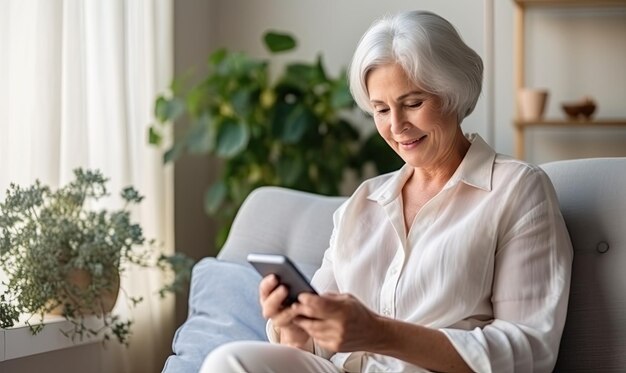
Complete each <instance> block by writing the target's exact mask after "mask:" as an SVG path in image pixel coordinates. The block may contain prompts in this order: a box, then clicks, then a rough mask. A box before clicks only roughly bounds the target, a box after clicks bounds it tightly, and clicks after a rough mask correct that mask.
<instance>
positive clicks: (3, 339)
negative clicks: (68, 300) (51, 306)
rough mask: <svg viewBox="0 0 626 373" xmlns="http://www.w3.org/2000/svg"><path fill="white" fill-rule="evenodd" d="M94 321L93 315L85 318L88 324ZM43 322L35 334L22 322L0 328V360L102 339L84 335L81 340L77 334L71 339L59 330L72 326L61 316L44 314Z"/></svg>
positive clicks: (35, 319)
mask: <svg viewBox="0 0 626 373" xmlns="http://www.w3.org/2000/svg"><path fill="white" fill-rule="evenodd" d="M35 321H37V318H36V317H35V318H34V320H33V322H35ZM96 321H98V320H97V319H96V317H95V316H92V319H87V320H86V322H87V323H88V324H91V323H92V322H93V323H94V326H95V324H96ZM43 323H44V324H45V327H44V328H43V330H41V331H40V332H39V333H37V335H33V334H32V333H31V331H30V328H29V327H28V325H26V324H24V323H20V324H19V325H16V326H13V327H11V328H8V329H0V361H6V360H11V359H17V358H21V357H26V356H31V355H35V354H41V353H44V352H50V351H55V350H60V349H62V348H68V347H74V346H80V345H84V344H88V343H94V342H100V341H101V340H102V338H101V337H98V338H94V337H91V338H87V337H85V338H83V340H82V341H81V340H80V337H79V336H77V337H76V338H75V340H74V341H72V340H71V339H70V338H68V337H66V336H64V335H63V333H61V330H69V329H71V328H72V324H71V323H70V322H69V321H67V320H65V319H64V318H63V317H61V316H46V317H45V318H44V321H43Z"/></svg>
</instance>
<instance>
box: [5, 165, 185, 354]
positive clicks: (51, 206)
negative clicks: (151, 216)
mask: <svg viewBox="0 0 626 373" xmlns="http://www.w3.org/2000/svg"><path fill="white" fill-rule="evenodd" d="M74 176H75V179H74V180H73V181H72V182H70V183H69V184H67V185H66V186H63V187H61V188H59V189H57V190H52V189H51V188H50V187H48V186H45V185H42V184H41V183H40V182H39V181H36V182H35V183H34V184H33V185H31V186H29V187H26V188H23V187H20V186H18V185H15V184H11V185H10V187H9V189H8V190H7V192H6V196H5V200H4V202H3V203H1V204H0V268H1V269H2V271H4V274H5V277H6V280H5V281H3V282H2V285H1V286H0V326H1V327H3V328H7V327H11V326H13V325H15V324H16V323H17V322H18V321H19V320H20V316H21V315H28V316H27V317H28V318H27V319H26V324H28V325H29V326H30V328H31V331H32V332H33V333H34V334H36V333H37V332H38V331H40V330H41V329H42V328H43V327H44V324H43V323H42V322H41V321H43V317H44V315H45V314H48V313H55V312H56V313H60V314H61V315H62V316H64V317H65V318H66V319H67V320H68V321H70V322H71V323H72V325H73V328H72V329H71V330H67V331H64V334H66V335H67V336H68V337H70V338H72V339H74V338H76V337H79V338H83V337H94V336H102V337H103V340H104V341H107V340H109V339H111V338H113V337H115V338H116V339H117V341H119V342H120V343H123V344H128V338H129V336H130V334H131V325H132V321H131V320H124V319H122V318H120V317H119V316H118V315H115V314H112V313H111V312H110V311H111V309H112V308H113V305H114V304H115V300H116V298H117V294H118V290H119V282H120V275H122V274H123V272H124V271H125V270H127V268H128V266H129V265H136V266H140V267H157V268H159V269H161V270H163V271H166V272H168V274H169V276H170V278H171V277H173V279H172V282H171V283H169V284H168V285H167V286H166V287H165V288H164V289H161V291H160V294H161V295H162V296H163V295H165V293H166V292H167V291H175V290H178V289H182V288H183V287H184V286H185V283H186V282H187V281H188V280H189V276H190V269H191V266H192V264H193V263H192V261H191V260H190V259H189V258H187V257H184V256H182V255H181V254H175V255H173V256H165V255H158V256H157V255H154V254H153V253H152V251H151V250H149V249H148V248H151V247H154V246H155V243H154V241H146V239H145V237H144V235H143V231H142V228H141V226H140V225H139V224H136V223H133V222H132V221H131V216H130V207H131V206H132V205H134V204H139V203H140V202H141V201H142V199H143V197H142V196H141V195H140V194H139V193H138V192H137V190H135V189H134V188H133V187H127V188H125V189H124V190H122V192H121V197H122V198H123V200H124V201H125V204H124V207H123V208H121V209H119V210H114V211H107V210H104V209H103V210H99V211H96V210H92V209H90V208H89V206H90V204H91V203H93V202H96V201H98V200H100V199H101V198H103V197H105V196H107V195H108V192H107V189H106V183H107V181H108V179H106V178H105V177H104V176H103V175H102V173H101V172H99V171H97V170H96V171H90V170H83V169H76V170H75V171H74ZM172 270H175V271H174V272H175V273H172ZM122 294H124V296H126V297H128V299H129V300H130V302H129V304H130V305H131V306H134V305H136V304H138V303H139V302H141V301H142V300H143V298H142V297H132V296H130V295H127V294H126V293H125V292H122ZM37 315H38V316H39V317H38V318H37V317H36V316H37ZM91 315H95V316H96V318H97V320H99V321H98V323H97V326H95V327H93V326H92V323H90V322H87V317H88V316H91ZM33 317H35V319H36V321H38V322H34V323H33V322H31V321H32V319H33Z"/></svg>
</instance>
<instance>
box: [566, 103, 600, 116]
mask: <svg viewBox="0 0 626 373" xmlns="http://www.w3.org/2000/svg"><path fill="white" fill-rule="evenodd" d="M561 107H562V108H563V111H564V112H565V115H567V117H568V118H569V119H577V118H578V117H579V116H582V117H584V118H585V119H589V118H591V115H593V113H594V112H595V111H596V104H595V103H593V102H570V103H567V102H566V103H563V104H561Z"/></svg>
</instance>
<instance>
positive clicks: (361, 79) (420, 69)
mask: <svg viewBox="0 0 626 373" xmlns="http://www.w3.org/2000/svg"><path fill="white" fill-rule="evenodd" d="M391 63H397V64H399V65H400V66H401V67H402V68H403V70H404V71H405V73H406V74H407V76H408V77H409V79H411V80H412V81H413V83H415V84H417V86H418V87H420V88H421V89H423V90H425V91H426V92H428V93H431V94H434V95H436V96H438V97H439V98H440V99H441V103H442V108H441V109H442V111H443V112H444V113H456V116H457V119H458V122H459V123H461V121H462V120H463V118H465V117H466V116H468V115H469V114H470V113H471V112H472V111H473V110H474V107H475V106H476V101H478V96H480V91H481V87H482V77H483V62H482V60H481V58H480V56H478V54H477V53H476V52H475V51H474V50H473V49H472V48H470V47H468V46H467V44H465V42H463V40H462V39H461V37H460V36H459V34H458V32H457V31H456V29H455V28H454V26H452V24H450V22H448V21H446V20H445V19H443V18H442V17H440V16H438V15H436V14H434V13H431V12H426V11H409V12H402V13H398V14H396V15H393V16H388V17H384V18H382V19H380V20H378V21H376V22H374V24H372V26H371V27H370V28H369V29H368V30H367V32H366V33H365V34H364V35H363V37H362V38H361V41H360V42H359V44H358V46H357V48H356V51H355V52H354V56H353V58H352V63H351V64H350V72H349V79H350V91H351V93H352V96H353V97H354V100H355V101H356V103H357V105H359V107H360V108H361V109H362V110H364V111H366V112H368V113H372V106H371V104H370V100H369V93H368V91H367V75H368V73H369V72H371V71H372V70H374V69H375V68H376V67H378V66H382V65H387V64H391Z"/></svg>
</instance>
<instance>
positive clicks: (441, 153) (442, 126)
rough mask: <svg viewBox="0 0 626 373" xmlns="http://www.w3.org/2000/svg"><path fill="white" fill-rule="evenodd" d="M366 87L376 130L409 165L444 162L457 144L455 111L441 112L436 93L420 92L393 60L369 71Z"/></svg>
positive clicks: (443, 163)
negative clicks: (391, 62) (453, 112)
mask: <svg viewBox="0 0 626 373" xmlns="http://www.w3.org/2000/svg"><path fill="white" fill-rule="evenodd" d="M366 83H367V90H368V92H369V98H370V104H371V105H372V110H373V114H374V121H375V123H376V129H377V130H378V133H380V135H381V136H382V137H383V138H384V139H385V141H386V142H387V143H388V144H389V146H391V148H392V149H393V150H395V152H396V153H398V155H399V156H400V157H402V159H403V160H404V161H405V162H406V163H408V164H409V165H411V166H413V167H424V168H431V167H437V166H443V165H445V162H446V160H449V159H450V156H451V155H453V153H454V152H455V150H457V149H456V147H457V146H458V144H457V143H458V142H459V141H458V134H459V133H460V129H459V128H458V127H459V126H458V124H457V120H456V115H455V114H452V113H451V114H443V113H442V112H441V111H440V106H441V105H440V100H439V98H438V97H437V96H434V95H432V94H429V93H426V92H424V90H422V89H421V88H420V87H418V86H417V85H415V84H414V83H413V82H411V80H410V79H409V78H408V77H407V75H406V73H405V72H404V70H403V69H402V67H400V65H397V64H389V65H383V66H379V67H377V68H375V69H374V70H372V71H370V72H369V74H368V76H367V82H366Z"/></svg>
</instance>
